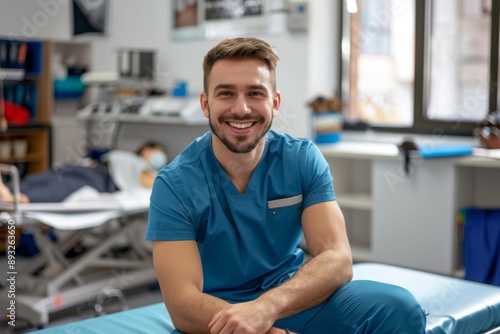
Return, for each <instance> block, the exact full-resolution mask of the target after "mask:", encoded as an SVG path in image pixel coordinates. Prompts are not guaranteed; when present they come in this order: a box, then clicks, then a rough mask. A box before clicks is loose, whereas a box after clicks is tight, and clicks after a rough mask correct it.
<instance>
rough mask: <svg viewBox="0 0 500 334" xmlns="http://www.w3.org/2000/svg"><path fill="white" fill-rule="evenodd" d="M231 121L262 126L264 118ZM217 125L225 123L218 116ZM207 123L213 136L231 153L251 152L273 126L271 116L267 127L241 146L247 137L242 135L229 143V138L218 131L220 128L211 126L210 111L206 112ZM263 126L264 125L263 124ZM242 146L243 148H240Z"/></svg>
mask: <svg viewBox="0 0 500 334" xmlns="http://www.w3.org/2000/svg"><path fill="white" fill-rule="evenodd" d="M232 120H237V121H245V120H248V121H251V122H256V123H261V124H264V121H265V120H264V118H262V117H261V118H260V119H258V120H256V119H249V118H232ZM218 121H219V123H225V122H226V121H225V120H224V118H223V117H222V116H219V118H218ZM208 123H209V125H210V129H211V130H212V133H213V134H215V136H216V137H217V138H219V140H220V141H221V142H222V143H223V144H224V145H225V146H226V147H227V149H228V150H230V151H231V152H233V153H248V152H251V151H252V150H253V149H254V148H255V147H257V144H258V143H259V142H260V140H261V139H262V138H263V137H264V136H265V135H266V133H267V132H268V131H269V130H270V129H271V126H272V124H273V116H271V119H270V121H269V123H268V124H267V126H266V127H265V128H263V129H262V130H261V132H260V133H258V134H257V137H256V138H255V139H254V140H253V141H251V142H249V143H247V144H246V145H245V144H243V142H245V141H246V139H247V137H248V136H247V135H242V136H238V137H236V142H231V141H230V140H229V138H227V137H225V136H224V135H223V133H222V131H221V130H220V127H217V125H215V124H213V122H212V118H211V117H210V109H209V110H208ZM264 125H265V124H264ZM242 145H244V146H242Z"/></svg>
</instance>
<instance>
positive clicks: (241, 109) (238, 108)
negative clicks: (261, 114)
mask: <svg viewBox="0 0 500 334" xmlns="http://www.w3.org/2000/svg"><path fill="white" fill-rule="evenodd" d="M251 111H252V110H251V108H250V105H249V103H248V100H247V98H246V96H245V95H239V96H238V97H237V98H236V99H235V100H234V105H233V107H232V108H231V112H232V113H233V114H248V113H250V112H251Z"/></svg>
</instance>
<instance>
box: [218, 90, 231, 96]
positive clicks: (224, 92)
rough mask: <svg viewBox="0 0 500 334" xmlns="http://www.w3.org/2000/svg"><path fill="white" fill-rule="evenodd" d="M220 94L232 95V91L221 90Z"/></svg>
mask: <svg viewBox="0 0 500 334" xmlns="http://www.w3.org/2000/svg"><path fill="white" fill-rule="evenodd" d="M219 95H223V96H230V95H231V92H229V91H220V92H219Z"/></svg>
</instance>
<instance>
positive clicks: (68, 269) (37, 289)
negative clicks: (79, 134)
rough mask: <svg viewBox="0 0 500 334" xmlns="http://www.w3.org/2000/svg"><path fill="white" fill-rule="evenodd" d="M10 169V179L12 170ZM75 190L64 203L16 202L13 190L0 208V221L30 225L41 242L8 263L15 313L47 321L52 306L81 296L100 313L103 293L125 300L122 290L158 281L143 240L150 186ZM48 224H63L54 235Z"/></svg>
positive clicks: (3, 299) (2, 296)
mask: <svg viewBox="0 0 500 334" xmlns="http://www.w3.org/2000/svg"><path fill="white" fill-rule="evenodd" d="M0 167H4V166H0ZM9 172H10V173H11V174H12V173H13V176H14V179H15V177H16V175H15V174H16V171H15V170H9ZM16 189H17V191H18V190H19V187H18V184H17V185H16V182H14V190H15V191H16ZM89 194H90V195H89ZM78 195H80V196H79V197H80V198H79V199H78V196H73V199H70V200H69V201H67V202H63V203H28V204H18V203H17V199H16V198H15V203H14V204H13V205H9V204H8V205H6V208H4V210H1V211H2V212H1V214H0V221H1V222H3V223H7V224H8V223H9V222H10V224H12V222H14V224H15V226H16V227H22V228H23V230H24V231H29V232H31V233H32V234H33V237H34V240H35V242H36V245H37V246H38V248H39V249H40V252H39V253H38V254H37V255H35V256H34V257H32V258H30V259H28V260H26V261H21V258H19V257H17V258H16V267H15V268H14V270H9V272H12V273H14V274H13V275H14V276H15V286H16V291H15V294H16V296H15V306H16V312H15V314H16V320H21V319H22V320H26V321H28V322H29V323H30V324H31V325H33V326H37V327H44V326H46V325H47V324H48V323H49V315H50V314H51V313H53V312H56V311H59V310H63V309H66V308H69V307H73V306H77V307H78V306H81V305H85V304H87V305H89V304H91V305H92V306H93V307H94V309H95V310H94V311H95V314H96V315H98V314H99V313H100V312H102V311H103V310H102V305H100V303H101V304H102V301H103V300H104V299H106V298H115V299H116V300H117V301H118V302H119V303H121V304H124V303H123V299H124V296H123V294H122V291H123V290H126V289H130V288H134V287H138V286H144V285H147V284H154V283H156V282H157V279H156V274H155V272H154V269H153V265H152V259H151V252H150V249H148V247H147V244H146V243H145V241H143V239H144V237H143V235H144V229H145V226H146V223H147V212H148V209H149V195H150V190H149V189H145V188H140V189H131V190H128V191H120V192H116V193H101V194H99V193H96V192H92V191H90V192H89V191H88V189H82V192H80V193H79V194H78ZM15 196H16V195H15ZM17 196H18V195H17ZM17 198H18V197H17ZM50 229H53V230H54V231H55V232H60V235H61V236H60V237H58V238H57V241H54V240H52V239H51V238H49V237H48V235H47V233H46V232H47V230H50ZM96 229H98V231H97V232H95V233H94V232H93V231H95V230H96ZM89 235H92V236H93V242H92V243H91V248H90V249H87V250H86V251H84V252H83V253H82V254H81V255H79V256H77V257H74V258H68V257H67V254H68V252H69V251H70V250H72V249H73V248H74V247H75V246H76V245H78V244H79V243H80V242H81V240H82V238H87V237H89ZM124 244H125V245H126V247H124ZM117 249H119V251H117ZM8 289H9V286H8V285H5V287H4V288H3V289H2V290H3V291H0V307H2V309H4V310H5V309H6V307H7V305H9V303H10V302H11V300H12V298H9V297H8V295H9V294H8V293H7V291H8Z"/></svg>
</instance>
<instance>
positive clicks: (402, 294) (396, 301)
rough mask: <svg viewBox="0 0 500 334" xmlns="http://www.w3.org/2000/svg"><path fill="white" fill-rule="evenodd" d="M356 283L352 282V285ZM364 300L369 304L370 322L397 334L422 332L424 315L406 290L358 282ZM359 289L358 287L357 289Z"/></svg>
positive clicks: (381, 284)
mask: <svg viewBox="0 0 500 334" xmlns="http://www.w3.org/2000/svg"><path fill="white" fill-rule="evenodd" d="M354 282H356V281H353V283H354ZM359 282H360V283H359V285H362V286H363V288H362V289H361V290H362V293H363V294H364V298H366V300H367V301H368V302H369V303H370V304H371V305H370V307H369V308H368V309H370V310H371V311H370V312H371V313H372V314H371V317H373V318H372V320H373V321H374V322H375V324H378V325H382V324H383V326H384V327H385V326H387V327H386V329H390V327H389V326H393V328H394V330H397V331H398V332H399V333H404V332H408V333H418V332H421V333H423V332H424V329H425V323H426V319H425V314H424V311H423V310H422V307H421V306H420V304H419V303H418V301H417V300H416V299H415V297H414V296H413V295H412V294H411V293H410V292H409V291H408V290H406V289H404V288H402V287H400V286H396V285H391V284H385V283H380V282H373V281H359ZM358 288H359V287H358Z"/></svg>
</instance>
